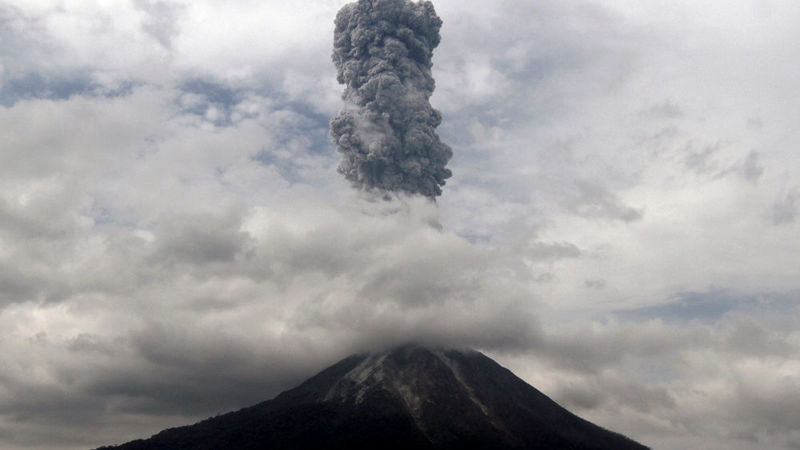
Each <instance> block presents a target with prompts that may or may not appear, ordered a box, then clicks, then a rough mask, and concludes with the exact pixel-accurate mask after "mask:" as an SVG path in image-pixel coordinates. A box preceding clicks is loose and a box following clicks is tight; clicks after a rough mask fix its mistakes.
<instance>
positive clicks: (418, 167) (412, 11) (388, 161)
mask: <svg viewBox="0 0 800 450" xmlns="http://www.w3.org/2000/svg"><path fill="white" fill-rule="evenodd" d="M441 26H442V21H441V19H439V17H438V16H437V15H436V12H435V11H434V9H433V5H432V4H431V2H427V1H422V2H419V3H413V2H411V1H409V0H359V1H358V2H356V3H350V4H348V5H345V6H344V7H343V8H342V9H341V10H340V11H339V14H338V15H337V16H336V31H335V32H334V44H333V62H334V63H335V64H336V69H337V72H338V73H337V79H338V80H339V83H341V84H344V85H346V88H345V91H344V94H343V95H342V98H343V99H344V101H345V106H344V108H343V109H342V111H340V112H339V114H338V115H337V116H336V117H334V118H333V120H331V135H332V136H333V139H334V141H335V142H336V145H337V147H338V151H339V152H340V153H341V154H342V161H341V163H340V164H339V172H340V173H342V174H343V175H344V176H345V177H346V178H347V179H348V180H350V181H351V182H352V183H353V185H354V186H356V187H358V188H361V189H366V190H380V191H383V192H407V193H411V194H422V195H425V196H427V197H430V198H434V197H435V196H437V195H441V193H442V189H441V187H440V186H443V185H444V183H445V179H446V178H448V177H450V175H451V172H450V171H449V170H448V169H446V168H445V165H446V164H447V161H448V160H449V159H450V157H451V156H452V155H453V152H452V150H451V149H450V147H449V146H447V145H446V144H444V143H442V142H441V141H440V140H439V136H438V135H437V134H436V132H435V129H436V127H437V126H439V123H441V121H442V116H441V114H440V113H439V111H437V110H435V109H433V108H432V107H431V104H430V103H429V101H428V99H429V98H430V96H431V94H432V93H433V89H434V81H433V77H432V76H431V67H432V65H433V64H432V62H431V57H432V56H433V49H434V48H435V47H436V46H437V45H439V39H440V38H439V28H440V27H441Z"/></svg>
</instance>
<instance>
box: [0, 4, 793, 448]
mask: <svg viewBox="0 0 800 450" xmlns="http://www.w3.org/2000/svg"><path fill="white" fill-rule="evenodd" d="M345 3H346V1H340V0H309V1H302V2H299V1H298V2H287V1H277V0H259V1H256V0H235V1H234V0H231V1H225V2H218V1H213V0H207V1H206V0H192V1H189V0H184V1H171V0H164V1H158V0H156V1H154V0H130V1H124V0H105V1H104V0H60V1H55V0H54V1H46V0H0V355H2V368H0V447H2V448H3V449H53V450H55V449H58V450H68V449H78V448H89V447H96V446H99V445H101V444H111V443H119V442H123V441H127V440H130V439H134V438H140V437H147V436H149V435H150V434H152V433H154V432H156V431H159V430H161V429H163V428H165V427H168V426H175V425H180V424H187V423H191V422H194V421H196V420H198V419H202V418H206V417H208V416H211V415H215V414H217V413H221V412H226V411H229V410H232V409H238V408H240V407H243V406H247V405H250V404H253V403H256V402H258V401H261V400H266V399H268V398H271V397H272V396H273V395H275V394H276V393H277V392H279V391H281V390H283V389H285V388H288V387H291V386H293V385H294V384H295V383H297V382H298V381H301V380H302V379H304V378H306V377H308V376H310V375H312V374H313V373H315V371H317V370H319V369H322V368H323V367H325V366H326V365H328V364H330V363H332V362H334V361H336V360H338V359H339V358H341V357H344V356H346V355H347V354H349V353H352V352H354V351H361V350H365V349H368V348H370V347H371V346H374V345H392V344H396V343H401V342H404V341H406V340H408V339H411V338H415V339H418V340H422V341H424V342H427V343H431V344H437V345H451V346H460V347H461V346H464V347H467V346H468V347H476V348H479V349H481V350H483V351H485V352H486V353H487V354H488V355H490V356H492V357H493V358H495V359H497V360H498V362H500V363H501V364H503V365H505V366H507V367H509V368H510V369H512V370H514V371H515V372H516V373H517V374H518V375H519V376H521V377H522V378H524V379H525V380H526V381H528V382H530V383H531V384H533V385H534V386H536V387H537V388H539V389H540V390H542V391H543V392H545V393H546V394H548V395H550V396H551V397H553V398H554V399H555V400H556V401H558V402H560V403H561V404H562V405H564V406H565V407H567V408H569V409H571V410H572V411H574V412H575V413H577V414H579V415H581V416H583V417H585V418H587V419H589V420H592V421H594V422H596V423H598V424H600V425H603V426H605V427H608V428H611V429H613V430H615V431H619V432H622V433H625V434H627V435H629V436H631V437H632V438H634V439H636V440H639V441H641V442H643V443H645V444H647V445H650V446H652V447H653V448H654V449H673V450H678V449H687V448H697V449H699V448H702V449H709V450H717V449H719V450H722V449H726V450H728V449H733V450H736V449H764V450H766V449H770V450H772V449H800V408H799V407H798V405H800V364H798V360H799V359H800V302H798V297H799V296H800V276H798V268H799V267H800V266H799V265H798V260H799V259H800V239H798V236H800V217H798V216H799V215H800V175H798V174H800V157H799V156H798V152H800V127H798V126H797V124H798V119H800V83H798V80H800V63H798V61H797V56H798V54H800V27H798V26H797V24H798V23H800V3H798V2H796V1H795V0H733V1H731V0H724V1H723V0H718V1H711V0H709V1H694V0H692V1H689V0H685V1H684V0H675V1H670V2H663V1H655V0H653V1H650V0H645V1H641V0H636V1H633V0H585V1H584V0H561V1H557V2H555V1H544V0H541V1H539V0H531V1H508V0H482V1H477V0H436V1H435V2H434V6H435V7H436V10H437V12H438V14H439V15H440V17H441V18H442V20H443V22H444V24H443V27H442V30H441V33H442V42H441V44H440V46H439V47H438V48H437V49H436V50H435V52H434V58H433V62H434V67H433V76H434V78H435V79H436V83H437V88H436V91H435V93H434V95H433V97H432V99H431V102H432V104H433V106H434V107H435V108H437V109H439V110H440V111H441V112H442V116H443V122H442V125H441V126H440V127H439V129H438V131H439V134H440V136H441V138H442V140H443V141H444V142H446V143H448V144H449V145H450V146H451V147H452V148H453V153H454V156H453V158H452V160H451V161H450V163H449V165H448V167H449V168H450V169H451V170H452V171H453V176H452V178H450V179H448V181H447V184H446V185H445V186H444V188H443V191H444V192H443V195H442V196H441V197H440V198H439V199H438V204H437V205H433V204H431V203H429V202H426V201H425V200H422V199H419V198H401V199H397V200H394V201H390V202H385V201H377V202H376V201H370V200H369V199H368V198H365V197H363V196H361V195H359V194H358V193H356V192H355V191H354V190H353V189H351V188H350V186H349V185H348V183H347V182H346V181H345V180H344V179H343V178H342V177H341V176H340V175H339V174H337V173H336V166H337V164H338V161H339V156H338V155H337V153H336V151H335V147H334V145H333V144H332V143H331V141H330V138H329V134H328V122H329V120H330V118H331V117H332V116H334V115H335V114H336V113H337V111H338V110H339V109H340V107H341V106H342V103H341V100H340V95H341V92H342V90H343V88H342V87H341V86H339V85H338V84H337V83H336V79H335V69H334V66H333V64H332V62H331V56H330V55H331V51H332V36H333V19H334V17H335V15H336V12H337V10H338V9H339V8H340V7H341V6H342V5H343V4H345Z"/></svg>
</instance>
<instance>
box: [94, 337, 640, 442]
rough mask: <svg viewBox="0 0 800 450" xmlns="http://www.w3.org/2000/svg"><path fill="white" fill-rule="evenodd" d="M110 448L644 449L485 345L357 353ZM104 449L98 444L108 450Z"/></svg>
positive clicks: (411, 347)
mask: <svg viewBox="0 0 800 450" xmlns="http://www.w3.org/2000/svg"><path fill="white" fill-rule="evenodd" d="M101 449H102V450H110V449H118V450H144V449H148V450H150V449H158V450H172V449H233V450H239V449H241V450H245V449H247V450H250V449H275V450H283V449H286V450H288V449H293V450H305V449H315V450H316V449H350V450H352V449H391V450H394V449H421V450H427V449H429V450H434V449H437V450H439V449H448V450H449V449H453V450H455V449H461V450H463V449H468V450H473V449H474V450H478V449H486V450H490V449H491V450H500V449H503V450H506V449H542V450H568V449H575V450H578V449H580V450H612V449H613V450H628V449H630V450H634V449H635V450H643V449H647V447H645V446H643V445H641V444H638V443H636V442H634V441H632V440H630V439H628V438H626V437H624V436H622V435H620V434H617V433H614V432H611V431H608V430H606V429H603V428H601V427H599V426H597V425H594V424H592V423H590V422H588V421H586V420H583V419H581V418H580V417H578V416H576V415H574V414H572V413H570V412H569V411H567V410H566V409H564V408H562V407H561V406H559V405H558V404H557V403H555V402H554V401H553V400H551V399H550V398H548V397H547V396H546V395H544V394H542V393H541V392H539V391H538V390H537V389H535V388H534V387H532V386H530V385H529V384H527V383H525V382H524V381H523V380H521V379H520V378H518V377H517V376H515V375H514V374H513V373H511V371H509V370H508V369H506V368H504V367H502V366H500V365H499V364H497V363H496V362H494V361H493V360H492V359H490V358H488V357H487V356H485V355H483V354H482V353H480V352H477V351H472V350H445V349H432V348H425V347H418V346H403V347H399V348H395V349H392V350H388V351H384V352H379V353H372V354H360V355H353V356H350V357H348V358H345V359H343V360H342V361H339V362H338V363H336V364H334V365H332V366H330V367H328V368H327V369H325V370H323V371H322V372H320V373H319V374H317V375H315V376H313V377H311V378H310V379H308V380H307V381H305V382H304V383H302V384H301V385H299V386H298V387H296V388H294V389H291V390H288V391H285V392H283V393H282V394H280V395H278V396H277V397H275V398H274V399H272V400H269V401H265V402H263V403H259V404H257V405H255V406H251V407H249V408H244V409H241V410H239V411H236V412H231V413H228V414H224V415H221V416H217V417H214V418H210V419H207V420H204V421H202V422H199V423H197V424H194V425H189V426H184V427H179V428H172V429H168V430H164V431H162V432H160V433H158V434H156V435H154V436H152V437H151V438H149V439H146V440H136V441H132V442H128V443H126V444H123V445H119V446H115V447H101ZM101 449H98V450H101Z"/></svg>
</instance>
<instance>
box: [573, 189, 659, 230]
mask: <svg viewBox="0 0 800 450" xmlns="http://www.w3.org/2000/svg"><path fill="white" fill-rule="evenodd" d="M567 209H568V210H569V211H571V212H573V213H575V214H578V215H580V216H583V217H589V218H602V219H613V220H621V221H623V222H635V221H637V220H641V218H642V216H643V214H644V212H643V210H641V209H636V208H632V207H629V206H626V205H624V204H623V203H622V202H620V200H619V199H618V198H616V196H615V195H614V194H612V193H611V192H609V191H608V190H606V189H604V188H603V187H601V186H597V185H594V184H591V183H587V182H582V183H579V184H578V193H577V195H575V196H574V197H573V198H571V199H570V200H569V201H568V203H567Z"/></svg>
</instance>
